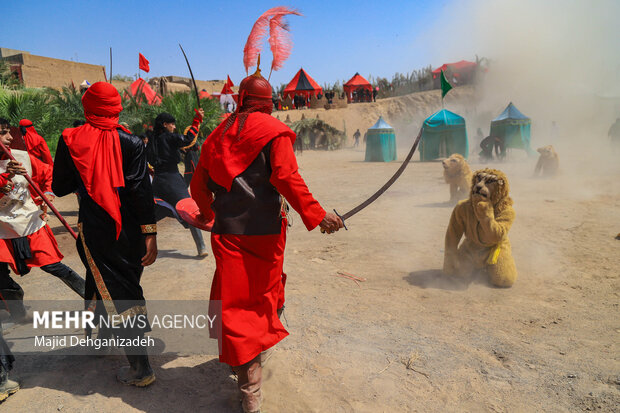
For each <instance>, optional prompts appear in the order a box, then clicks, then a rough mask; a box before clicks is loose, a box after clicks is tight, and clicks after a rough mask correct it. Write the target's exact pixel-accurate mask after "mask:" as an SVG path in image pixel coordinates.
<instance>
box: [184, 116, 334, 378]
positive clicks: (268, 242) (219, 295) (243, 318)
mask: <svg viewBox="0 0 620 413" xmlns="http://www.w3.org/2000/svg"><path fill="white" fill-rule="evenodd" d="M220 130H221V129H220V128H218V129H216V130H215V131H214V132H213V133H212V134H211V135H210V136H209V138H207V140H206V141H205V143H204V145H203V150H202V154H201V158H200V162H199V163H198V167H197V169H196V172H194V177H193V179H192V182H191V194H192V198H193V199H194V200H195V201H196V203H197V204H198V207H199V208H200V211H201V213H202V215H204V217H205V218H207V219H208V220H211V219H213V217H214V214H213V211H212V210H211V203H212V202H213V194H212V193H211V192H210V191H209V189H208V188H207V182H208V181H209V178H210V177H211V179H213V180H214V181H215V182H216V183H217V184H219V185H221V186H224V187H228V188H230V182H229V181H228V179H226V178H229V177H230V174H231V171H235V172H238V173H241V172H243V170H245V168H247V167H248V166H249V164H250V163H251V162H252V161H253V160H254V159H255V157H256V155H258V153H259V152H260V151H261V150H262V148H264V146H265V145H266V144H267V143H269V142H270V141H271V142H272V144H271V157H270V159H271V167H272V174H271V179H270V182H271V184H272V185H273V186H274V187H275V188H276V189H277V191H278V192H279V193H280V194H281V195H282V196H284V198H286V200H287V201H288V202H289V204H290V205H291V206H292V207H293V209H295V210H296V211H297V212H298V213H299V214H300V215H301V218H302V221H303V222H304V224H305V226H306V228H307V229H308V230H312V229H313V228H315V227H316V226H317V225H318V224H319V223H320V222H321V221H322V220H323V218H324V217H325V210H324V209H323V208H322V207H321V205H320V204H319V203H318V202H317V201H316V200H315V199H314V197H313V196H312V194H311V193H310V191H309V190H308V187H307V186H306V184H305V182H304V180H303V179H302V177H301V175H299V171H298V166H297V161H296V159H295V154H294V152H293V146H292V143H293V141H294V138H295V134H294V133H293V132H292V131H291V130H290V129H289V128H288V127H286V126H285V125H284V124H283V123H282V122H280V121H278V120H276V119H275V118H273V117H271V116H269V115H265V114H263V113H252V114H250V115H249V116H248V118H247V120H246V123H245V126H244V128H243V132H242V134H241V139H240V140H237V139H236V131H237V128H236V126H235V125H233V126H232V127H231V128H230V131H229V132H227V134H226V136H225V137H224V138H222V137H221V136H220V133H221V132H220V133H218V131H220ZM266 135H268V136H266ZM227 138H230V139H227ZM251 142H261V144H259V145H252V144H251ZM235 146H237V147H240V148H245V149H248V148H250V147H253V150H254V151H255V152H256V154H255V155H254V157H252V156H248V152H247V151H236V150H235V148H234V147H235ZM214 151H215V152H218V153H222V154H226V156H213V154H214ZM235 155H238V156H235ZM245 163H247V165H245V167H243V165H244V164H245ZM231 165H233V167H232V168H231ZM242 167H243V169H241V170H239V169H240V168H242ZM232 173H233V174H234V172H232ZM238 173H237V174H238ZM216 176H217V177H221V178H220V180H219V181H218V179H217V178H214V177H216ZM286 225H287V222H286V219H283V220H282V230H281V232H280V234H275V235H233V234H215V233H212V234H211V247H212V249H213V254H214V257H215V261H216V270H215V275H214V276H213V283H212V285H211V296H210V299H211V300H220V301H221V303H222V333H221V340H220V345H221V354H220V361H221V362H224V363H228V364H230V365H232V366H239V365H241V364H245V363H247V362H248V361H250V360H252V359H253V358H254V357H256V356H257V355H258V354H259V353H260V352H262V351H264V350H267V349H268V348H270V347H272V346H274V345H275V344H276V343H278V342H279V341H280V340H282V339H283V338H284V337H286V336H287V335H288V332H287V331H286V330H285V328H284V326H283V325H282V323H281V322H280V320H279V318H278V316H277V313H276V310H277V309H279V308H281V307H282V306H283V305H284V284H285V282H286V274H284V272H283V262H284V247H285V244H286Z"/></svg>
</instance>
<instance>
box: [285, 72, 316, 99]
mask: <svg viewBox="0 0 620 413" xmlns="http://www.w3.org/2000/svg"><path fill="white" fill-rule="evenodd" d="M322 92H323V88H322V87H321V86H319V84H318V83H316V82H315V81H314V79H312V78H311V77H310V76H309V75H308V74H307V73H306V71H305V70H304V69H299V72H297V74H296V75H295V77H294V78H293V80H291V82H290V83H289V84H288V85H287V86H286V87H285V88H284V92H283V93H282V96H283V97H285V98H286V97H287V96H290V97H291V99H292V98H293V97H294V96H295V95H300V96H304V97H305V98H306V99H307V98H308V97H310V96H316V95H317V94H319V93H322Z"/></svg>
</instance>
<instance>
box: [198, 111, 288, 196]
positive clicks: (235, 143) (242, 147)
mask: <svg viewBox="0 0 620 413" xmlns="http://www.w3.org/2000/svg"><path fill="white" fill-rule="evenodd" d="M225 127H226V120H224V121H223V122H222V123H220V125H219V126H218V127H217V128H216V129H215V130H214V131H213V132H211V134H210V135H209V137H208V138H207V140H206V141H205V143H204V144H203V145H202V153H201V156H200V164H201V165H202V167H203V168H205V169H206V170H207V171H209V176H210V177H211V179H213V181H215V182H216V183H217V184H218V185H221V186H223V187H224V188H226V189H227V190H230V187H231V185H232V181H233V179H235V177H236V176H237V175H239V174H240V173H242V172H243V171H245V170H246V169H247V168H248V166H250V164H251V163H252V162H253V161H254V160H255V159H256V157H257V156H258V154H259V153H260V151H262V150H263V148H264V147H265V145H267V144H268V143H269V142H270V141H271V140H272V139H274V138H277V137H278V136H283V135H284V136H287V137H289V138H290V139H291V143H295V138H296V135H295V132H293V131H292V130H291V129H290V128H289V127H288V126H286V125H285V124H284V123H282V122H280V121H279V120H277V119H276V118H274V117H273V116H271V115H267V114H266V113H262V112H253V113H250V114H248V115H247V119H246V120H245V124H244V125H243V130H242V131H241V135H240V136H237V129H238V127H239V119H236V120H235V122H234V123H233V124H232V125H231V126H230V127H229V128H228V130H226V133H225V134H224V135H222V132H223V131H224V129H225Z"/></svg>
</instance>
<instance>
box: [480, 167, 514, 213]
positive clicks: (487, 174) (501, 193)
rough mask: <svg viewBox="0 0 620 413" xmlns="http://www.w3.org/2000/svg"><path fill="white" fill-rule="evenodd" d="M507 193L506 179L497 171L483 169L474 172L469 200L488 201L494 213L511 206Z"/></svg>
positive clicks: (508, 190) (510, 199)
mask: <svg viewBox="0 0 620 413" xmlns="http://www.w3.org/2000/svg"><path fill="white" fill-rule="evenodd" d="M509 192H510V185H509V184H508V177H506V174H504V173H503V172H502V171H500V170H498V169H491V168H485V169H481V170H479V171H476V172H475V173H474V176H473V178H472V180H471V194H470V199H471V200H474V199H475V198H478V199H480V198H483V199H487V200H490V201H491V203H492V204H493V209H494V210H495V211H496V212H498V211H502V210H503V209H505V207H506V206H510V205H512V198H510V196H508V194H509Z"/></svg>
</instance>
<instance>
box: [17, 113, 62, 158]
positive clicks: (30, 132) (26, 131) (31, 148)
mask: <svg viewBox="0 0 620 413" xmlns="http://www.w3.org/2000/svg"><path fill="white" fill-rule="evenodd" d="M19 129H20V130H21V132H22V135H23V137H24V141H25V142H26V148H27V150H28V153H29V154H31V155H33V156H34V157H35V158H37V159H38V160H40V161H41V162H43V163H45V164H47V165H49V166H54V160H53V159H52V154H51V153H50V148H49V147H48V146H47V142H45V139H43V137H42V136H41V135H39V134H38V133H37V131H36V130H35V129H34V125H33V124H32V122H31V121H29V120H28V119H22V120H20V121H19Z"/></svg>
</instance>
